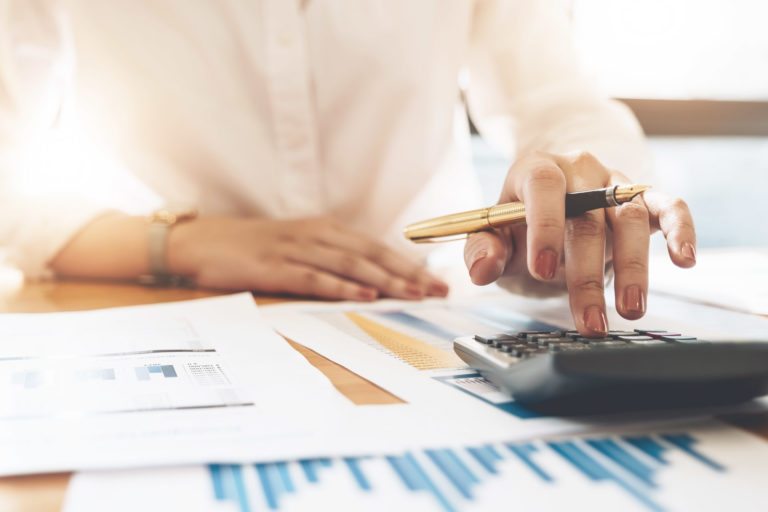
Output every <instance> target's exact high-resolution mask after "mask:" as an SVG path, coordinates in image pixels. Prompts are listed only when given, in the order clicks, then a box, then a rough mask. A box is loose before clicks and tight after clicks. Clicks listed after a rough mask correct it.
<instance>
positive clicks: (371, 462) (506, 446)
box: [64, 422, 768, 512]
mask: <svg viewBox="0 0 768 512" xmlns="http://www.w3.org/2000/svg"><path fill="white" fill-rule="evenodd" d="M766 471H768V444H766V443H765V442H764V441H763V440H761V439H759V438H757V437H754V436H752V435H749V434H746V433H744V432H741V431H739V430H737V429H734V428H731V427H727V426H724V425H721V424H719V423H717V422H707V423H703V424H681V425H675V426H668V427H666V428H665V429H663V430H660V431H658V430H650V431H649V430H640V431H614V432H609V433H602V434H591V435H589V436H587V437H575V438H574V437H567V438H559V439H555V440H550V441H541V440H537V441H530V442H511V443H491V444H479V445H457V446H450V447H441V448H439V449H432V450H427V449H417V450H412V451H409V452H405V453H396V454H391V455H389V456H362V457H360V456H358V457H347V458H334V459H305V460H301V461H287V462H279V463H269V464H253V465H250V464H249V465H210V466H195V467H187V468H177V469H169V470H164V471H159V470H154V471H130V472H128V471H122V472H98V473H96V472H92V473H80V474H77V475H75V477H74V479H73V480H72V483H71V485H70V488H69V491H68V494H67V500H66V506H65V509H64V510H65V512H102V511H103V510H110V512H123V511H125V512H135V511H136V510H142V511H143V512H165V511H167V510H183V511H185V512H250V511H256V510H280V511H304V510H313V511H314V510H420V511H430V510H434V511H439V512H458V511H473V510H477V511H480V510H482V511H491V510H558V509H562V510H622V511H623V510H627V511H630V510H636V511H659V510H670V511H674V510H717V511H720V510H727V509H729V508H734V507H736V508H738V509H739V510H763V509H764V505H765V503H766V500H768V487H766V486H765V485H764V475H765V473H766Z"/></svg>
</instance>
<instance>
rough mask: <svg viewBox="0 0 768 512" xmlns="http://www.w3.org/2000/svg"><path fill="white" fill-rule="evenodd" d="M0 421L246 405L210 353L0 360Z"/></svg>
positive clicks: (215, 355) (188, 351) (181, 351)
mask: <svg viewBox="0 0 768 512" xmlns="http://www.w3.org/2000/svg"><path fill="white" fill-rule="evenodd" d="M0 382H5V383H6V384H7V385H8V386H9V389H10V390H13V393H8V394H4V395H1V396H0V419H13V418H16V419H19V418H36V417H51V416H61V415H71V414H73V413H88V414H98V413H115V412H135V411H148V410H172V409H194V408H211V407H230V406H233V407H237V406H242V405H250V404H251V402H250V401H248V400H245V399H243V398H241V397H243V396H245V393H242V392H241V391H239V390H237V389H235V387H233V384H232V382H231V381H230V379H229V377H228V375H227V372H226V371H225V365H224V364H223V362H222V360H221V357H220V356H219V354H218V353H217V352H216V350H214V349H198V350H193V349H178V350H159V351H150V352H147V351H139V352H135V353H117V354H106V355H96V356H87V357H80V358H66V357H61V358H36V357H29V358H18V359H12V360H10V359H6V360H0Z"/></svg>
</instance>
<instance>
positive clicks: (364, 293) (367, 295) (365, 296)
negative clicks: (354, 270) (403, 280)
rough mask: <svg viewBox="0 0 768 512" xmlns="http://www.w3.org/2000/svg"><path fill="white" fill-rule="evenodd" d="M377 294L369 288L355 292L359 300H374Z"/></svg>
mask: <svg viewBox="0 0 768 512" xmlns="http://www.w3.org/2000/svg"><path fill="white" fill-rule="evenodd" d="M377 295H378V293H377V292H376V290H373V289H371V288H360V289H358V290H357V297H358V298H359V299H361V300H374V299H375V298H376V296H377Z"/></svg>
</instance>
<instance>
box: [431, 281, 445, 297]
mask: <svg viewBox="0 0 768 512" xmlns="http://www.w3.org/2000/svg"><path fill="white" fill-rule="evenodd" d="M429 294H430V295H433V296H437V297H445V296H446V295H448V285H447V284H445V283H441V282H434V283H432V284H431V285H429Z"/></svg>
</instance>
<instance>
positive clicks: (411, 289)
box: [405, 283, 424, 299]
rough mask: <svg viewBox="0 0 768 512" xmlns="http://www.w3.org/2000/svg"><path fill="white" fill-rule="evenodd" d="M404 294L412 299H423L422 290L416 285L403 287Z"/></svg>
mask: <svg viewBox="0 0 768 512" xmlns="http://www.w3.org/2000/svg"><path fill="white" fill-rule="evenodd" d="M405 294H406V295H408V297H410V298H412V299H420V298H422V297H424V290H423V289H422V288H421V286H419V285H417V284H410V283H409V284H407V285H405Z"/></svg>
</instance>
